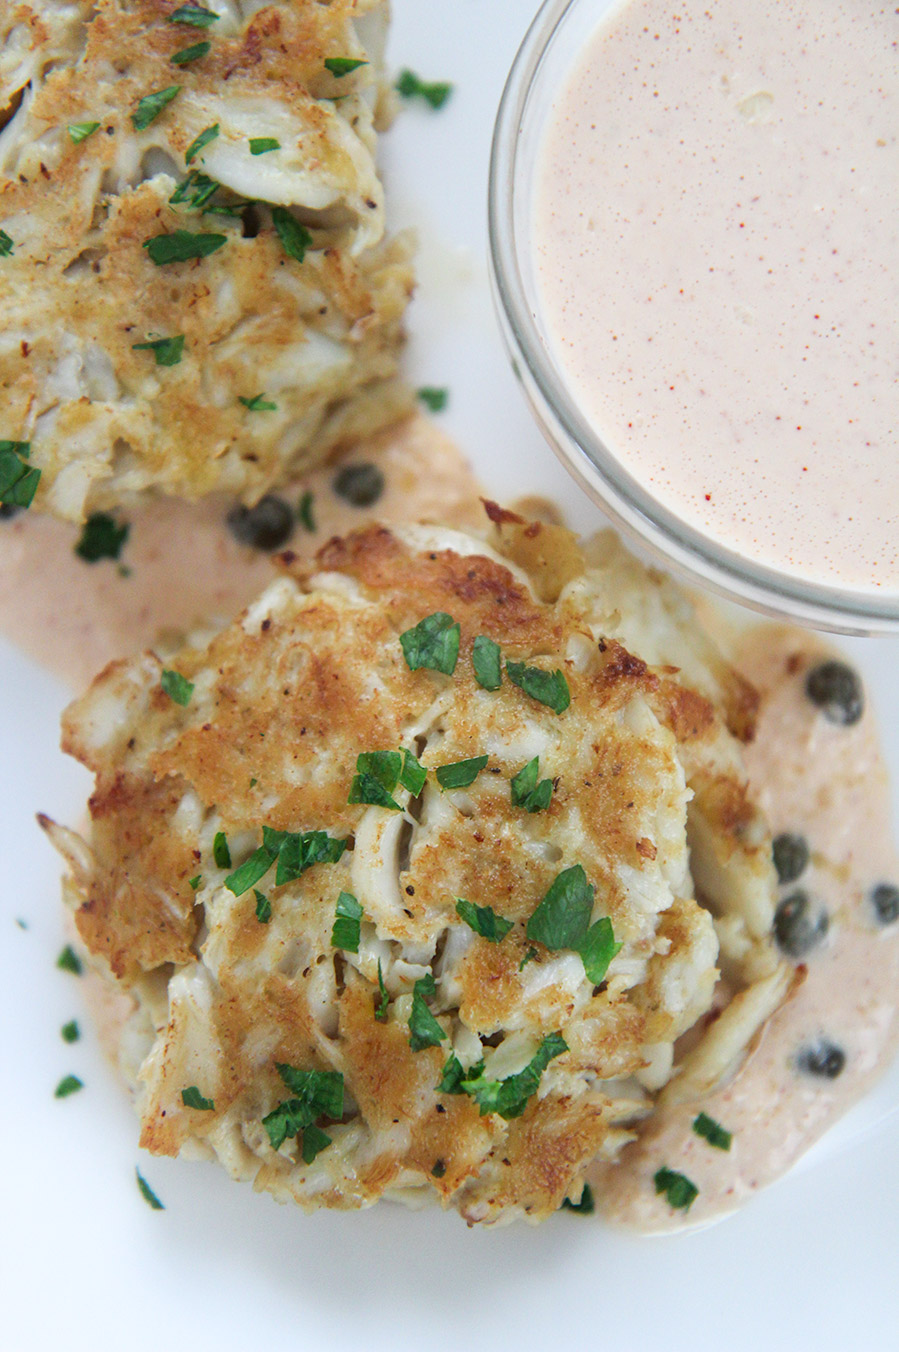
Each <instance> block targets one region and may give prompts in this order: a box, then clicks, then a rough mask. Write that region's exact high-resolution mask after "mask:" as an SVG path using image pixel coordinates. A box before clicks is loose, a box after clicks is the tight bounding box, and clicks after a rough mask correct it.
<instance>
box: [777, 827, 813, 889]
mask: <svg viewBox="0 0 899 1352" xmlns="http://www.w3.org/2000/svg"><path fill="white" fill-rule="evenodd" d="M808 861H809V848H808V841H807V840H806V838H805V836H797V835H792V834H791V833H790V832H789V831H784V832H783V834H782V835H779V836H775V837H774V867H775V868H776V869H777V881H778V882H779V883H794V882H795V881H796V879H797V878H799V877H801V876H802V874H803V873H804V872H805V870H806V869H807V868H808Z"/></svg>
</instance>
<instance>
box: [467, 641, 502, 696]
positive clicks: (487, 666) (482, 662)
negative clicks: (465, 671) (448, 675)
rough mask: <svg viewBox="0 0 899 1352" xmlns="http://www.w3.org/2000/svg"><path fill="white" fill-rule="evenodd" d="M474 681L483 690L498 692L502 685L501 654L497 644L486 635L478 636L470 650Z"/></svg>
mask: <svg viewBox="0 0 899 1352" xmlns="http://www.w3.org/2000/svg"><path fill="white" fill-rule="evenodd" d="M471 664H472V666H473V667H474V675H475V680H476V681H477V683H478V685H480V686H483V688H484V689H485V690H499V688H500V686H501V685H502V683H503V662H502V653H501V652H500V646H499V644H498V643H494V642H493V639H492V638H488V637H487V635H486V634H478V636H477V638H476V639H475V641H474V645H473V646H472V649H471Z"/></svg>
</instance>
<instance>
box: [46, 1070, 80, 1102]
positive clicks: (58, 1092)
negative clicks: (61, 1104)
mask: <svg viewBox="0 0 899 1352" xmlns="http://www.w3.org/2000/svg"><path fill="white" fill-rule="evenodd" d="M83 1088H84V1081H83V1080H79V1078H78V1076H77V1075H64V1076H63V1078H62V1079H61V1080H60V1082H59V1084H58V1085H57V1086H56V1088H55V1089H54V1090H53V1097H54V1098H59V1099H61V1098H68V1097H69V1095H70V1094H77V1093H78V1090H79V1089H83Z"/></svg>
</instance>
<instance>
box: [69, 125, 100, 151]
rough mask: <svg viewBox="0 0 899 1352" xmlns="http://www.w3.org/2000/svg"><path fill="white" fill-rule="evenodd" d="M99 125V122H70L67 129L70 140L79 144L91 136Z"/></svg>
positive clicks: (74, 143)
mask: <svg viewBox="0 0 899 1352" xmlns="http://www.w3.org/2000/svg"><path fill="white" fill-rule="evenodd" d="M99 125H100V123H99V122H70V123H69V125H68V126H67V127H66V131H67V132H68V133H69V140H70V141H71V142H72V144H73V145H76V146H77V145H79V144H80V143H81V142H82V141H86V140H87V138H88V137H89V136H93V134H94V132H95V131H96V130H97V128H98V127H99Z"/></svg>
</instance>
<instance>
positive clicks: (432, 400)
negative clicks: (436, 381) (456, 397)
mask: <svg viewBox="0 0 899 1352" xmlns="http://www.w3.org/2000/svg"><path fill="white" fill-rule="evenodd" d="M416 398H418V399H420V400H421V402H422V403H423V404H424V406H425V408H429V409H430V410H431V412H432V413H442V412H443V410H444V409H445V408H446V406H447V403H448V402H449V390H447V389H438V387H437V386H436V385H422V387H421V389H420V390H416Z"/></svg>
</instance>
